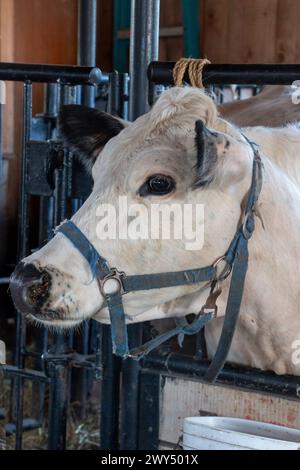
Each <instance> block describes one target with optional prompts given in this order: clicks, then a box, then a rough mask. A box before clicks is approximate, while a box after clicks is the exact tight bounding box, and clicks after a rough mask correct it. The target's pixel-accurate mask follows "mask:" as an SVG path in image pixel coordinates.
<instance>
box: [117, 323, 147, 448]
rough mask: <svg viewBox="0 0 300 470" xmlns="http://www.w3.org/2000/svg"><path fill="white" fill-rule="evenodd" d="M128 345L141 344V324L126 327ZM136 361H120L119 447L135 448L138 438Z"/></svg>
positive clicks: (138, 394)
mask: <svg viewBox="0 0 300 470" xmlns="http://www.w3.org/2000/svg"><path fill="white" fill-rule="evenodd" d="M127 331H128V339H129V345H130V347H136V346H139V345H140V344H141V336H142V328H141V325H130V326H128V327H127ZM139 373H140V368H139V364H138V362H137V361H134V360H133V359H126V360H124V361H123V363H122V386H121V420H120V422H121V424H120V449H121V450H136V449H137V448H138V439H139V427H138V424H139V399H140V393H139V379H140V375H139Z"/></svg>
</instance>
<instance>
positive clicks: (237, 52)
mask: <svg viewBox="0 0 300 470" xmlns="http://www.w3.org/2000/svg"><path fill="white" fill-rule="evenodd" d="M277 3H278V0H263V1H262V0H243V1H240V0H205V3H204V17H203V29H204V35H203V49H204V54H205V56H207V57H208V58H209V59H210V60H212V61H213V62H216V63H255V62H262V63H264V62H274V58H275V43H276V41H275V35H276V24H277ZM202 11H203V10H202Z"/></svg>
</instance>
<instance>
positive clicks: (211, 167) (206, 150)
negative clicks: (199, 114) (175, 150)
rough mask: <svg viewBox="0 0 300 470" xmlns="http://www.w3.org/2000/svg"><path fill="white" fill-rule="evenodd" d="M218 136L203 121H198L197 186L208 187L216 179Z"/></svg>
mask: <svg viewBox="0 0 300 470" xmlns="http://www.w3.org/2000/svg"><path fill="white" fill-rule="evenodd" d="M216 143H217V134H216V133H214V132H211V131H210V130H209V129H207V127H206V126H205V124H204V122H203V121H202V120H199V121H196V149H197V179H196V186H198V187H201V186H202V187H203V186H207V185H208V184H209V183H211V181H212V180H213V179H214V176H215V169H216V166H217V162H218V151H217V145H216Z"/></svg>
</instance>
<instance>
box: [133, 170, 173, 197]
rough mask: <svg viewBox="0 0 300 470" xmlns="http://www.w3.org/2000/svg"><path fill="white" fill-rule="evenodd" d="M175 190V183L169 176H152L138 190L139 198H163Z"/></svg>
mask: <svg viewBox="0 0 300 470" xmlns="http://www.w3.org/2000/svg"><path fill="white" fill-rule="evenodd" d="M174 188H175V181H174V180H173V178H171V176H165V175H153V176H150V178H148V179H147V181H145V183H144V184H143V185H142V186H141V188H140V189H139V195H140V196H148V195H153V196H163V195H164V194H169V193H170V192H171V191H173V189H174Z"/></svg>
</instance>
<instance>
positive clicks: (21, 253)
mask: <svg viewBox="0 0 300 470" xmlns="http://www.w3.org/2000/svg"><path fill="white" fill-rule="evenodd" d="M31 119H32V84H31V83H24V88H23V135H22V163H21V184H20V198H19V220H18V259H22V258H24V257H25V256H26V255H27V252H28V220H29V218H28V216H29V214H28V204H29V198H28V194H27V193H26V181H27V171H28V152H27V143H28V141H29V140H30V132H31ZM25 335H26V325H25V322H24V319H23V316H22V315H21V314H20V313H19V312H17V322H16V349H15V365H16V367H18V368H23V367H24V357H23V354H22V351H23V349H24V346H25ZM12 407H13V411H12V416H13V419H14V420H16V449H21V448H22V422H23V378H22V376H21V375H20V376H16V378H15V380H14V385H13V402H12Z"/></svg>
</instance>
